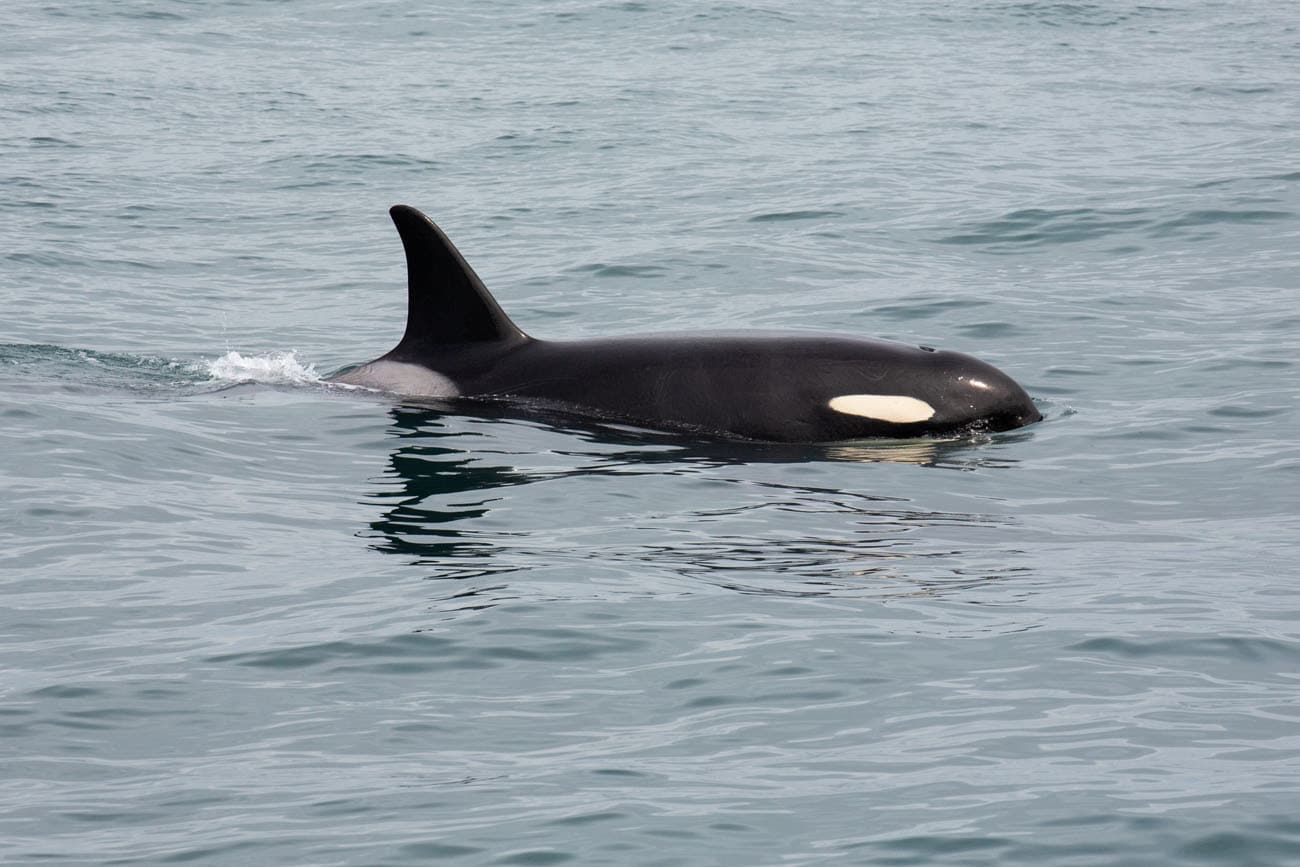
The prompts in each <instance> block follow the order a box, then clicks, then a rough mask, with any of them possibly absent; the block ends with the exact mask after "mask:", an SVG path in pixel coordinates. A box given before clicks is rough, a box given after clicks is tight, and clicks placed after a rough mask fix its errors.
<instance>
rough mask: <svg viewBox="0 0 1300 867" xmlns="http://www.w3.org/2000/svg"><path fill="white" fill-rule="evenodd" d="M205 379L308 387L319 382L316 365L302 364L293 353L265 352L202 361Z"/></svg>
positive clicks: (232, 354) (229, 353)
mask: <svg viewBox="0 0 1300 867" xmlns="http://www.w3.org/2000/svg"><path fill="white" fill-rule="evenodd" d="M201 366H202V367H205V368H206V370H207V374H208V376H210V377H212V378H213V379H218V380H223V381H225V382H262V383H266V384H268V385H310V384H312V383H317V382H320V381H321V378H320V374H319V373H317V372H316V365H314V364H307V365H303V364H302V363H301V362H299V361H298V358H297V356H296V354H295V353H293V352H268V353H267V354H266V355H253V356H249V357H247V358H246V357H244V356H243V355H240V354H239V353H238V352H227V353H226V354H225V355H223V356H221V357H220V358H218V359H215V360H213V361H206V360H205V361H203V362H202V363H201Z"/></svg>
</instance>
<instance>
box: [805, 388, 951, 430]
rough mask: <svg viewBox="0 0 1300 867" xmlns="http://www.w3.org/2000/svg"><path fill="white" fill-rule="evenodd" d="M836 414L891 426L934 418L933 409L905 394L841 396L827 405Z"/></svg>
mask: <svg viewBox="0 0 1300 867" xmlns="http://www.w3.org/2000/svg"><path fill="white" fill-rule="evenodd" d="M828 405H829V406H830V408H831V409H833V410H835V411H836V412H842V413H844V414H845V415H860V416H862V417H863V418H873V419H876V420H877V421H887V422H891V423H893V424H912V423H914V422H918V421H926V420H928V419H931V418H933V417H934V407H932V406H930V404H928V403H926V402H925V401H923V400H918V399H916V398H914V397H908V396H907V395H905V394H842V395H840V396H839V397H833V398H831V400H830V403H829V404H828Z"/></svg>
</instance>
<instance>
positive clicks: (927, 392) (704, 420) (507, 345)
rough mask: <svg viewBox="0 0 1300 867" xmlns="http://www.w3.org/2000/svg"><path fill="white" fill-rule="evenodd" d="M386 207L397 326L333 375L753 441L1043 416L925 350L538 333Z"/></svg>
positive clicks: (382, 386)
mask: <svg viewBox="0 0 1300 867" xmlns="http://www.w3.org/2000/svg"><path fill="white" fill-rule="evenodd" d="M389 214H390V216H391V217H392V218H393V223H394V224H396V226H397V231H398V233H399V234H400V235H401V238H402V245H403V247H404V248H405V251H406V266H407V313H406V331H405V333H404V334H403V335H402V339H401V341H400V342H399V343H398V344H397V346H396V347H394V348H393V349H392V350H391V351H389V352H388V353H386V354H384V355H382V356H380V357H379V358H377V359H375V360H374V361H370V362H367V363H365V364H360V365H354V366H351V367H346V368H344V369H342V370H340V371H338V372H337V373H335V374H334V375H333V376H331V377H330V378H329V379H330V381H332V382H337V383H343V384H347V385H352V386H361V387H365V388H369V389H375V390H378V391H382V392H387V393H391V394H394V395H398V396H402V397H406V398H415V399H434V400H436V401H439V402H443V401H450V402H452V403H453V404H456V403H458V402H460V401H474V402H483V401H491V402H495V403H498V404H504V405H505V406H507V407H509V408H510V409H511V410H512V411H514V410H518V411H520V412H522V413H530V412H531V413H538V412H541V413H554V412H559V413H563V414H566V415H575V416H578V417H582V418H585V419H591V420H595V421H598V422H614V423H621V424H628V425H634V426H638V427H644V428H650V429H656V430H661V431H669V432H686V433H691V434H694V435H702V436H704V437H707V438H720V439H730V440H752V441H759V442H781V443H817V442H837V441H843V440H854V439H866V438H880V437H887V438H891V439H900V438H912V437H944V436H954V435H962V434H965V433H969V432H977V431H990V432H996V431H1005V430H1011V429H1013V428H1018V427H1021V426H1023V425H1027V424H1030V423H1032V422H1035V421H1038V420H1039V419H1040V418H1041V417H1042V416H1041V415H1040V414H1039V411H1038V409H1037V407H1036V406H1035V405H1034V402H1033V400H1031V399H1030V397H1029V395H1028V394H1027V393H1026V392H1025V390H1024V389H1023V388H1021V387H1020V386H1019V385H1018V384H1017V383H1016V382H1015V381H1014V380H1013V379H1011V377H1009V376H1007V375H1006V374H1005V373H1003V372H1001V371H1000V370H998V369H997V368H995V367H993V366H992V365H989V364H986V363H985V362H983V361H980V360H978V359H976V358H972V357H971V356H969V355H963V354H961V353H959V352H948V351H942V350H936V349H932V348H930V347H925V346H910V345H906V344H902V343H894V342H887V341H880V340H867V339H863V338H858V337H850V336H841V335H834V334H820V333H816V332H808V333H801V332H787V333H779V334H768V333H762V332H755V333H746V332H741V333H684V334H676V333H674V334H638V335H629V336H623V337H608V338H606V337H601V338H596V339H587V340H539V339H537V338H534V337H530V336H529V335H527V334H525V333H524V332H523V331H522V330H520V328H519V326H517V325H515V324H514V323H513V322H511V321H510V318H509V317H508V316H506V314H505V312H504V311H502V309H501V308H500V306H498V304H497V302H496V300H495V299H494V298H493V297H492V295H491V294H490V293H489V292H488V290H487V287H485V286H484V285H483V281H482V280H480V279H479V277H478V275H477V274H475V273H474V271H473V269H471V268H470V266H469V265H468V263H466V261H465V259H464V257H463V256H461V254H460V251H458V250H457V249H456V248H455V246H453V245H452V243H451V241H449V240H448V239H447V236H446V235H445V234H443V232H442V230H441V229H439V228H438V227H437V226H436V225H434V223H433V221H432V220H430V219H429V218H428V217H426V216H425V215H424V214H422V213H421V212H420V211H418V210H416V209H415V208H412V207H410V206H408V205H395V206H394V207H393V208H392V209H391V210H390V211H389Z"/></svg>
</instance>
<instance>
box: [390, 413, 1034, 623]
mask: <svg viewBox="0 0 1300 867" xmlns="http://www.w3.org/2000/svg"><path fill="white" fill-rule="evenodd" d="M453 409H454V410H455V413H454V414H452V410H453ZM390 414H391V416H392V420H393V424H392V427H391V429H390V433H391V435H392V436H393V437H394V438H395V440H396V447H395V448H394V449H393V450H392V453H391V454H390V456H389V459H388V466H387V468H386V470H385V472H384V475H383V483H384V484H383V485H382V486H381V487H380V488H379V489H377V490H376V491H374V492H373V493H372V494H371V495H370V497H368V498H367V501H368V502H369V503H371V504H378V505H381V506H383V507H384V512H383V514H382V515H381V516H380V517H378V518H377V519H376V520H374V521H372V522H371V524H370V529H371V530H372V531H373V539H374V541H373V542H372V546H373V547H374V548H375V549H376V550H378V551H382V552H385V553H390V554H398V555H402V556H404V557H409V558H411V560H412V562H413V563H414V564H421V565H426V566H435V567H437V568H436V571H435V572H434V573H432V574H431V576H430V577H434V578H439V579H459V580H463V579H468V578H479V577H483V576H490V575H503V574H507V573H513V572H520V571H524V570H530V569H534V568H539V567H545V566H549V565H554V564H555V563H557V562H570V561H582V562H590V563H593V564H595V566H593V568H597V567H598V568H603V569H614V570H618V571H620V572H623V573H627V574H630V575H633V576H637V578H638V580H639V576H640V575H643V574H645V573H656V574H668V575H672V576H675V577H676V578H679V579H680V578H686V579H689V580H691V581H697V582H703V583H707V584H711V585H713V586H714V587H719V588H723V589H728V590H732V591H735V592H741V593H760V594H775V595H785V596H828V595H844V594H854V595H860V594H862V593H863V592H864V591H866V590H869V589H870V590H871V592H879V591H880V589H881V587H880V586H879V585H880V584H881V583H882V582H888V583H894V584H895V585H896V583H897V582H898V581H900V580H902V581H904V582H906V584H907V586H906V587H905V588H901V589H902V590H903V592H907V593H916V592H925V593H929V592H935V591H936V590H939V589H951V588H955V587H964V586H970V585H972V584H975V583H980V582H984V581H987V580H989V579H990V578H993V577H1001V576H1004V575H1007V574H1010V573H1014V572H1016V571H1019V570H1017V569H1016V568H1015V567H1013V566H1011V565H1008V564H1007V563H1006V558H1007V555H1008V554H1010V555H1013V556H1014V555H1015V554H1017V553H1018V552H1009V551H1000V552H998V554H999V556H998V558H997V559H996V564H995V562H994V561H990V563H989V565H988V566H987V567H986V566H984V565H982V564H981V561H980V558H979V557H978V556H973V552H972V551H969V550H964V549H963V548H962V547H961V539H962V538H963V536H964V535H965V536H969V534H970V533H972V532H981V531H982V530H987V528H990V527H997V526H1001V525H1003V524H1005V523H1006V519H1005V518H1003V517H1000V516H990V515H985V514H979V513H970V512H962V511H951V510H940V509H932V508H921V507H919V506H918V505H916V504H915V503H914V502H912V500H911V499H910V498H909V497H904V496H898V495H896V494H891V493H864V492H862V491H854V490H848V489H843V488H836V487H827V486H817V485H810V484H798V483H790V482H789V481H787V480H786V479H785V478H784V477H783V478H781V479H779V480H773V479H771V478H769V477H767V476H765V475H764V474H763V473H746V472H744V470H745V469H746V468H750V469H753V468H755V467H760V466H762V465H772V464H781V465H791V466H797V465H807V464H812V463H828V462H850V463H859V464H860V463H872V462H882V463H883V462H887V463H894V464H911V465H917V466H922V467H926V468H941V469H950V470H953V469H955V470H970V469H976V468H985V467H999V466H1007V465H1010V464H1011V463H1012V462H1010V461H1007V460H1005V459H996V458H993V457H990V456H989V455H988V454H987V450H985V449H981V448H979V447H978V445H973V444H972V442H971V441H929V440H927V441H919V440H910V441H899V442H860V443H837V444H827V445H813V446H809V445H798V446H795V445H771V444H758V443H737V442H716V441H707V440H702V439H693V438H690V437H683V436H680V435H671V434H664V433H659V432H655V431H645V430H638V429H631V428H616V427H609V426H595V425H592V424H590V423H588V422H585V421H575V420H573V419H569V418H560V417H556V418H548V419H547V420H546V422H547V424H545V425H543V426H541V427H540V428H539V427H538V426H536V425H534V426H533V427H530V428H525V430H528V431H529V432H531V433H536V434H538V435H539V436H543V437H548V438H549V437H552V436H553V435H556V434H558V435H560V436H561V437H562V440H561V442H560V448H556V447H555V441H554V440H553V439H551V440H548V447H546V448H543V449H541V450H539V451H533V450H527V449H526V448H517V449H516V450H514V451H512V450H510V448H509V446H507V445H504V439H503V438H501V437H497V436H494V435H493V434H492V429H493V427H494V426H495V425H496V424H509V425H516V424H520V422H518V421H516V420H512V418H511V416H510V415H508V414H507V413H506V412H505V411H504V410H503V411H502V413H501V414H500V415H495V414H494V413H493V410H492V408H491V407H488V408H482V409H481V410H479V411H477V412H476V414H475V417H473V418H469V417H467V416H466V415H465V413H464V408H463V407H459V406H457V407H450V406H448V407H439V406H420V407H411V406H403V407H397V408H394V409H393V410H391V413H390ZM475 422H477V423H478V425H477V426H476V425H475ZM1016 436H1027V434H1013V435H1010V436H1008V437H1000V438H999V439H1000V440H1004V439H1013V438H1015V437H1016ZM476 446H477V447H476ZM530 464H531V465H532V466H529V465H530ZM719 469H727V470H739V471H740V472H739V473H736V472H728V473H726V474H723V475H719V474H717V473H716V472H714V471H716V470H719ZM769 475H770V474H769ZM625 476H651V477H656V478H659V479H662V478H663V477H667V476H678V477H680V478H681V479H682V482H683V483H684V484H686V483H690V484H710V485H719V486H723V487H718V488H712V489H709V490H708V491H704V492H700V491H699V490H695V491H693V492H692V493H689V494H688V493H681V494H680V495H677V494H676V492H674V496H672V497H671V498H669V499H668V501H666V502H665V499H664V498H663V497H661V496H657V495H656V494H654V493H645V492H646V491H649V490H650V489H649V488H644V487H643V488H641V489H639V490H641V491H642V493H643V494H644V495H643V496H639V497H638V498H637V499H635V500H632V501H624V498H622V497H621V495H616V496H615V498H614V499H615V500H617V502H610V501H609V499H608V498H609V495H610V492H611V489H610V488H608V487H599V488H595V487H593V488H588V489H575V488H573V487H572V484H573V483H575V482H577V483H578V484H581V480H582V479H583V477H586V478H588V479H595V478H599V477H605V478H610V477H625ZM857 478H858V479H859V480H860V479H861V476H859V477H857ZM539 482H552V483H558V484H561V485H564V486H565V487H563V489H562V490H560V491H559V492H558V494H557V495H556V496H553V494H556V492H553V491H547V492H545V493H544V494H541V495H537V496H536V497H535V501H533V500H528V501H526V502H523V501H518V500H516V501H515V502H512V503H511V504H510V505H511V508H512V509H514V510H516V512H517V514H518V515H519V516H520V517H521V522H514V521H513V520H512V522H511V523H509V524H506V523H503V522H502V521H500V520H498V521H492V520H490V518H491V513H492V512H493V510H496V509H503V508H504V506H505V504H506V501H507V500H514V499H515V498H514V496H512V495H511V494H508V493H507V489H516V490H518V489H520V488H523V487H525V486H529V485H533V484H535V483H539ZM621 484H624V483H621ZM674 484H676V483H674ZM574 490H579V494H578V495H577V496H576V497H575V495H574V494H573V491H574ZM623 490H626V488H624V489H623ZM557 497H558V499H557ZM595 498H604V499H600V500H599V501H598V502H596V503H595V505H594V506H593V502H595ZM589 500H590V502H589ZM608 508H616V509H620V510H621V509H624V508H626V509H630V510H631V511H630V512H629V513H627V514H625V515H611V514H606V512H607V510H608ZM593 509H594V510H595V514H592V511H593ZM512 517H513V516H512ZM555 521H561V522H562V523H563V530H562V531H557V530H554V529H553V528H550V527H549V524H551V523H553V522H555ZM920 530H925V531H927V532H926V533H918V531H920ZM578 571H581V570H580V569H579V570H578ZM496 589H498V590H499V589H502V588H496ZM899 589H900V588H898V587H897V586H895V587H894V590H895V591H897V590H899ZM466 592H468V593H469V594H470V595H476V594H479V593H480V592H482V588H479V589H476V590H469V589H468V588H467V590H466ZM459 595H462V594H458V596H459ZM476 601H481V600H476Z"/></svg>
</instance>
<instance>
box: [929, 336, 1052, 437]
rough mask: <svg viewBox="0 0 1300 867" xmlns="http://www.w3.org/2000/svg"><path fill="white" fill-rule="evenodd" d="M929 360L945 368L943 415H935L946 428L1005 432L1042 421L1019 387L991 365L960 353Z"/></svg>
mask: <svg viewBox="0 0 1300 867" xmlns="http://www.w3.org/2000/svg"><path fill="white" fill-rule="evenodd" d="M932 357H933V358H934V360H935V362H936V363H938V364H940V365H942V367H943V368H944V375H943V376H942V377H941V378H940V379H941V381H942V382H944V389H943V392H944V393H943V395H942V398H941V405H942V407H943V412H941V413H937V414H936V415H941V416H943V421H944V422H945V423H946V424H947V425H949V426H951V427H953V428H972V429H974V428H978V429H983V430H989V431H1006V430H1014V429H1015V428H1018V427H1024V426H1025V425H1027V424H1033V423H1034V422H1036V421H1040V420H1041V419H1042V417H1043V415H1042V413H1041V412H1039V411H1038V407H1037V406H1035V405H1034V401H1033V398H1031V397H1030V396H1029V393H1028V392H1026V391H1025V390H1024V388H1022V387H1021V386H1020V383H1018V382H1016V381H1015V380H1014V379H1012V378H1011V377H1010V376H1008V375H1007V374H1005V373H1003V372H1002V371H1000V370H998V369H997V368H996V367H994V366H993V365H991V364H988V363H986V362H983V361H980V360H979V359H977V358H972V357H971V356H969V355H963V354H962V353H959V352H938V353H935V354H934V355H933V356H932ZM937 420H938V419H937V418H936V421H937Z"/></svg>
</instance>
